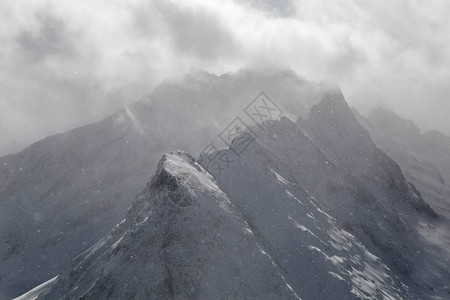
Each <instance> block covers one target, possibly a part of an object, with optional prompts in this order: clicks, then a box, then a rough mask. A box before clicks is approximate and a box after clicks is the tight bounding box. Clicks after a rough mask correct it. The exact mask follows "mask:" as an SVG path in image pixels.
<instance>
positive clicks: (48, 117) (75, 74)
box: [0, 0, 450, 155]
mask: <svg viewBox="0 0 450 300" xmlns="http://www.w3.org/2000/svg"><path fill="white" fill-rule="evenodd" d="M449 15H450V2H449V1H447V0H426V1H425V0H378V1H369V0H333V1H325V0H292V1H291V0H279V1H276V0H260V1H252V0H220V1H213V0H192V1H189V0H186V1H170V0H166V1H162V0H147V1H142V0H110V1H106V0H79V1H65V0H40V1H37V0H4V1H1V2H0V155H4V154H8V153H12V152H15V151H18V150H20V149H21V148H23V147H24V146H27V145H29V144H30V143H32V142H35V141H37V140H39V139H41V138H44V137H46V136H48V135H51V134H54V133H58V132H62V131H66V130H69V129H72V128H75V127H77V126H81V125H84V124H87V123H89V122H93V121H97V120H100V119H101V118H103V117H105V116H107V115H108V114H111V113H113V112H115V111H117V110H119V109H120V108H122V107H123V106H124V105H127V104H130V103H133V102H135V101H137V100H139V99H141V98H143V97H144V96H145V95H147V94H149V93H150V92H151V91H152V89H153V88H154V87H155V86H156V85H157V84H158V83H159V82H160V81H161V80H163V79H164V78H167V77H172V76H180V75H182V74H183V73H185V72H187V71H188V70H190V69H191V68H201V69H205V70H207V71H210V72H214V73H216V74H222V73H225V72H229V71H235V70H237V69H239V68H241V67H242V66H246V65H269V66H270V65H277V66H279V65H281V66H286V67H290V68H292V69H293V70H295V71H296V72H297V73H298V74H299V75H301V76H302V77H305V78H307V79H310V80H315V81H320V80H324V79H326V80H331V81H334V82H337V83H338V84H339V85H340V87H341V88H342V90H343V92H344V95H345V96H346V99H347V101H348V102H349V103H350V104H351V105H353V106H355V107H357V108H358V109H359V110H360V111H361V112H362V113H363V114H367V113H369V112H370V111H371V110H372V109H374V108H376V107H379V106H381V107H385V108H388V109H391V110H394V111H395V112H397V113H398V114H400V115H401V116H403V117H405V118H408V119H412V120H414V121H415V122H416V123H417V124H418V125H419V126H420V127H421V129H422V130H429V129H437V130H440V131H442V132H444V133H446V134H448V135H450V118H449V114H450V103H449V100H450V98H449V95H450V84H449V83H450V25H449V24H448V16H449Z"/></svg>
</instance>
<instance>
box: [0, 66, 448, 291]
mask: <svg viewBox="0 0 450 300" xmlns="http://www.w3.org/2000/svg"><path fill="white" fill-rule="evenodd" d="M262 91H263V92H264V93H261V92H262ZM199 115H201V116H202V117H201V118H199V117H198V116H199ZM448 141H449V138H448V137H446V136H445V135H443V134H441V133H438V132H430V133H426V134H421V133H420V131H419V130H418V129H417V127H415V126H414V125H413V124H412V123H411V122H408V121H404V120H402V119H401V118H399V117H397V116H396V115H395V114H393V113H391V112H389V111H386V110H383V111H381V110H378V111H375V112H374V113H373V114H372V115H370V116H369V117H367V118H366V117H364V116H362V115H361V114H359V113H358V112H357V111H356V110H352V109H351V108H350V107H349V106H348V104H347V102H346V100H345V98H344V95H343V94H342V92H341V91H340V90H339V88H337V87H336V86H335V85H332V84H329V83H326V82H320V83H315V82H311V81H308V80H306V79H304V78H302V77H300V76H298V75H297V74H296V73H295V72H293V71H292V70H289V69H282V70H280V69H249V68H247V69H242V70H240V71H238V72H235V73H227V74H223V75H221V76H217V75H215V74H212V73H208V72H205V71H201V70H195V71H193V72H191V73H190V74H188V75H187V76H185V77H183V78H179V79H176V80H166V81H164V82H162V83H161V84H160V85H159V86H158V87H156V88H155V90H154V91H153V92H152V93H151V94H149V96H148V97H146V98H144V99H142V100H141V101H139V102H137V103H135V104H133V105H131V106H128V107H126V108H125V109H123V110H121V111H118V112H117V113H115V114H113V115H111V116H109V117H107V118H105V119H104V120H102V121H100V122H97V123H92V124H89V125H86V126H83V127H80V128H77V129H74V130H71V131H69V132H66V133H62V134H58V135H55V136H51V137H48V138H46V139H43V140H41V141H39V142H37V143H35V144H33V145H32V146H30V147H28V148H26V149H25V150H24V151H22V152H20V153H17V154H14V155H7V156H4V157H2V158H0V207H1V209H0V222H1V224H0V225H1V226H0V228H1V229H0V230H1V239H2V243H1V244H0V257H1V259H0V272H1V274H0V276H1V280H0V291H1V293H0V295H1V296H2V297H4V298H11V297H15V296H18V295H20V294H22V293H25V292H26V291H28V290H30V289H32V288H33V287H35V286H38V285H39V284H41V283H44V282H46V281H48V280H49V279H52V278H54V277H55V276H58V277H57V278H56V279H53V280H51V281H48V282H47V283H46V284H44V285H42V286H41V287H40V288H37V289H36V290H34V291H31V292H30V294H29V295H39V294H41V296H40V298H39V299H61V298H66V299H78V298H80V297H84V298H86V299H107V298H141V299H147V298H149V297H150V298H151V297H163V298H186V297H191V298H203V299H209V298H211V295H213V294H214V293H216V294H217V295H222V296H223V297H224V298H282V299H285V298H286V299H290V298H292V299H295V298H297V297H300V298H302V299H328V298H329V295H330V294H333V295H336V297H338V298H341V299H353V298H355V299H358V298H363V299H364V298H386V299H389V298H394V299H399V298H404V299H424V298H425V299H433V298H435V297H442V298H445V297H446V295H447V292H448V290H449V288H448V285H449V284H450V282H448V280H447V278H449V276H450V274H449V270H450V268H449V266H450V261H449V259H450V253H449V252H448V249H450V247H449V245H450V238H449V235H448V232H449V230H448V229H449V228H450V223H449V222H450V221H449V215H450V214H449V211H450V210H449V207H450V203H449V202H448V195H450V189H449V188H448V186H447V185H446V182H448V181H447V176H448V174H450V173H449V170H450V168H448V167H447V166H446V162H447V159H446V158H447V155H448V153H449V151H448V150H449V147H448V145H449V143H448ZM174 149H184V150H185V151H188V152H190V153H191V154H192V156H191V155H189V154H187V153H186V152H173V153H172V154H170V153H171V151H173V150H174ZM430 149H432V151H434V152H430V151H431V150H430ZM167 153H168V154H167ZM165 154H167V155H165ZM161 157H163V158H162V159H161ZM194 157H198V159H195V158H194ZM155 170H156V172H155ZM152 174H155V175H153V177H151V176H152ZM147 182H149V183H147ZM136 195H138V196H137V197H136ZM127 211H128V212H127ZM117 224H118V225H117ZM116 225H117V226H116ZM80 253H82V254H81V255H80Z"/></svg>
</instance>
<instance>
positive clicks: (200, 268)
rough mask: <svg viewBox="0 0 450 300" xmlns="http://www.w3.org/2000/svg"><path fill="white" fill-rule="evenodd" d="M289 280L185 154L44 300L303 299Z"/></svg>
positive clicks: (165, 164) (164, 168)
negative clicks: (182, 200) (184, 203)
mask: <svg viewBox="0 0 450 300" xmlns="http://www.w3.org/2000/svg"><path fill="white" fill-rule="evenodd" d="M184 198H189V200H188V203H189V205H182V206H180V205H179V204H180V201H178V200H179V199H184ZM281 274H282V271H281V268H280V267H279V266H278V265H277V264H276V263H275V262H274V261H273V259H272V258H271V257H270V256H269V255H268V254H267V253H266V252H265V251H264V250H263V248H262V247H261V246H260V244H259V242H258V240H257V238H256V236H255V234H254V233H253V232H252V230H251V229H250V227H249V225H248V224H247V223H246V221H245V220H244V219H243V217H242V215H241V214H240V213H239V212H238V211H237V210H236V209H235V208H234V206H233V205H232V204H231V202H230V201H229V199H228V197H227V196H226V195H225V194H224V193H223V192H222V191H221V190H220V189H219V187H218V186H217V184H216V182H215V181H214V179H213V177H212V176H211V175H210V174H208V173H207V172H206V171H205V170H204V169H203V168H202V167H201V166H200V165H199V164H198V163H196V162H195V160H194V159H193V158H192V157H191V156H190V155H188V154H186V153H184V152H177V153H172V154H168V155H165V156H164V157H163V158H162V160H161V161H160V163H159V166H158V170H157V171H156V174H155V176H154V177H153V179H152V180H151V182H150V183H149V184H148V187H147V188H146V189H145V190H144V192H143V193H142V194H141V195H139V196H138V197H137V199H136V200H135V202H134V203H133V205H132V206H131V207H130V209H129V211H128V213H127V215H126V217H125V219H124V220H123V221H122V222H121V223H120V224H119V225H118V226H117V227H116V228H115V229H114V230H113V231H112V232H111V233H110V234H109V235H108V236H107V237H105V238H103V239H102V240H100V241H99V242H98V243H96V244H95V245H94V246H93V247H92V248H90V249H89V250H88V251H86V252H85V253H83V254H82V255H80V256H79V257H77V258H76V259H75V260H74V262H73V263H72V268H70V269H69V270H68V271H67V272H66V273H64V274H63V275H62V276H61V277H60V278H58V280H57V282H56V283H55V285H54V287H53V289H52V291H51V292H50V293H48V294H47V295H41V297H40V298H39V299H78V298H80V297H82V298H83V299H216V298H219V299H250V298H252V299H263V298H267V299H274V298H277V299H299V298H298V297H297V296H296V295H295V293H294V292H293V290H292V289H291V288H290V287H289V285H288V284H287V283H286V281H285V280H284V278H283V276H282V275H281Z"/></svg>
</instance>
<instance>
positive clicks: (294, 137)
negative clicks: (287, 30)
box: [201, 118, 448, 297]
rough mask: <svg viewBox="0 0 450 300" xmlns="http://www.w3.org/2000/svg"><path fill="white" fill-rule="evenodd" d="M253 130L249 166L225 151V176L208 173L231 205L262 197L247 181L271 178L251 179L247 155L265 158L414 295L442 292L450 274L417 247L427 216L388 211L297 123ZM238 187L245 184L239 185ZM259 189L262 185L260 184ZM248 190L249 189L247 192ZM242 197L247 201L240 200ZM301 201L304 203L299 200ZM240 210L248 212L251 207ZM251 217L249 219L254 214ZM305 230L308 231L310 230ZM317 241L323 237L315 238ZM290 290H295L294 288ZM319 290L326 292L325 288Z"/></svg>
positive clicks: (212, 166) (271, 124) (286, 121)
mask: <svg viewBox="0 0 450 300" xmlns="http://www.w3.org/2000/svg"><path fill="white" fill-rule="evenodd" d="M251 131H252V133H253V134H254V135H255V136H256V140H255V142H253V143H252V144H251V145H250V146H249V148H248V149H247V150H245V152H244V153H243V154H242V161H243V163H242V164H244V162H245V166H243V167H241V168H239V169H238V170H234V168H237V167H235V162H234V161H235V160H237V161H241V158H240V157H236V155H234V156H233V153H234V152H233V151H232V150H225V151H226V152H223V153H222V154H221V155H225V156H227V157H228V159H230V160H231V161H232V162H231V163H229V167H228V168H226V170H225V171H224V170H222V169H221V168H217V164H216V163H212V164H210V166H209V170H210V171H211V172H212V173H213V174H215V176H216V177H217V180H218V181H219V185H220V186H221V188H222V189H223V190H224V191H226V192H227V193H228V194H229V195H230V198H231V199H232V201H234V199H235V197H237V198H238V199H239V198H240V197H251V195H252V194H256V195H260V194H258V192H257V190H255V189H254V188H252V184H251V183H249V182H248V181H249V180H250V179H248V178H249V177H250V178H251V177H256V178H259V177H258V176H260V175H258V174H265V175H266V176H267V173H268V171H267V170H264V169H262V170H253V172H252V174H248V172H247V170H248V169H251V164H252V162H253V163H254V161H255V159H252V158H251V157H250V158H249V157H248V155H250V154H248V153H259V157H264V158H265V160H266V161H265V162H264V165H268V166H270V168H271V169H273V170H276V172H277V173H278V174H280V176H283V178H285V179H286V180H287V181H289V182H292V183H295V184H297V185H299V186H301V187H302V188H304V189H305V190H306V191H307V192H308V193H309V194H310V195H311V196H313V197H314V199H316V201H317V202H318V203H320V204H321V205H322V206H323V207H324V210H325V211H326V212H327V213H328V214H329V215H332V216H333V217H335V218H336V220H337V223H338V224H339V227H340V228H343V229H345V230H346V231H347V232H351V234H352V235H354V236H355V238H356V240H358V241H359V242H360V243H361V244H363V245H364V247H366V248H367V249H368V250H369V251H370V252H372V253H373V254H375V255H377V256H379V257H380V259H381V261H383V262H384V263H385V264H386V265H387V266H388V267H389V268H390V269H391V270H392V271H393V272H394V273H395V274H396V276H398V278H400V279H401V280H402V281H403V282H404V283H405V284H407V285H408V286H410V287H412V289H413V290H414V291H413V293H417V294H420V297H430V296H431V295H433V294H434V293H438V294H439V293H442V290H443V285H442V282H440V281H436V278H445V276H447V275H448V269H447V270H446V269H445V268H444V267H437V266H436V265H435V261H433V260H430V258H432V257H430V256H429V255H428V254H426V253H425V251H424V249H423V246H424V245H423V244H421V243H418V241H419V240H420V235H419V233H418V232H417V229H416V226H418V220H424V222H428V220H429V217H428V216H427V214H422V215H421V214H419V213H416V214H411V216H410V217H411V218H410V219H405V218H404V216H403V215H402V214H400V213H399V212H398V211H397V210H396V209H394V208H392V207H388V206H385V205H384V203H383V201H382V200H380V199H379V198H377V197H376V196H375V195H374V194H372V193H371V191H370V189H369V188H367V187H366V183H363V182H362V181H360V180H359V179H357V178H355V177H354V176H353V175H352V174H351V173H349V172H348V171H346V169H345V168H343V167H341V166H339V165H335V164H334V163H333V162H332V161H331V160H330V159H328V158H327V156H326V155H325V154H324V153H322V152H321V151H320V149H319V148H317V146H316V145H315V144H314V143H312V141H311V140H310V139H309V138H308V137H307V136H305V135H304V134H303V132H302V130H301V129H300V128H299V127H298V126H297V125H296V124H295V123H294V122H292V121H290V120H289V119H287V118H282V119H281V121H271V122H266V123H265V124H264V126H262V127H259V126H256V127H252V128H251ZM236 140H237V138H236ZM235 143H237V142H235ZM235 147H237V146H235ZM231 148H233V145H232V147H231ZM252 149H253V150H252ZM221 155H218V156H217V157H221ZM208 157H209V156H206V155H203V156H202V160H201V161H202V162H203V163H204V164H205V165H207V158H208ZM230 157H231V158H230ZM222 161H224V160H223V159H222ZM238 164H239V163H238ZM230 170H231V171H230ZM228 172H232V173H231V174H233V175H227V174H228ZM222 177H223V179H222ZM401 178H402V177H399V178H397V179H396V180H401ZM240 182H244V183H242V184H240ZM259 186H264V184H261V183H259ZM247 190H249V192H248V193H247V192H246V191H247ZM243 191H244V192H243ZM241 193H243V194H244V195H245V196H239V195H240V194H241ZM255 197H258V196H255ZM261 197H262V196H261ZM274 197H275V196H274ZM297 198H299V199H301V197H297ZM395 200H396V201H399V200H400V199H392V201H395ZM239 207H244V208H245V207H248V204H245V205H244V204H243V205H240V206H239ZM276 207H278V206H276ZM272 210H273V211H274V213H275V214H276V213H277V212H276V210H277V208H272ZM411 211H412V212H414V211H415V210H411ZM249 214H250V215H251V212H249ZM244 215H245V214H244ZM264 219H266V218H264ZM303 219H306V218H303ZM282 220H283V219H277V220H276V221H273V222H268V224H269V225H268V226H276V225H273V224H278V223H280V224H283V221H282ZM249 223H251V222H249ZM322 223H323V222H321V223H320V224H322ZM299 224H302V222H299ZM302 226H303V224H302ZM305 227H306V228H308V230H310V227H308V226H305ZM283 228H284V227H283ZM311 231H312V230H311ZM313 232H314V231H313ZM316 236H319V235H318V234H316ZM322 240H323V241H327V240H328V238H326V237H324V238H323V239H322ZM416 241H417V242H416ZM429 265H430V266H429ZM436 268H437V269H436ZM425 270H426V271H425ZM430 276H431V277H430ZM433 276H434V277H433ZM294 277H295V276H294ZM287 278H288V277H287ZM292 286H293V287H294V286H295V285H294V284H292ZM316 290H322V288H320V289H316ZM428 290H430V291H431V292H429V291H428ZM437 290H439V292H437ZM299 294H300V296H302V293H300V292H299Z"/></svg>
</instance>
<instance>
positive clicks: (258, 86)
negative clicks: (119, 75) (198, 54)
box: [0, 69, 327, 298]
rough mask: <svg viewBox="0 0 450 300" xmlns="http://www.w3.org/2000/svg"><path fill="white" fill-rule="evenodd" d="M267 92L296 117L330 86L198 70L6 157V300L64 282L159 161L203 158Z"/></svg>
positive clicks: (284, 74)
mask: <svg viewBox="0 0 450 300" xmlns="http://www.w3.org/2000/svg"><path fill="white" fill-rule="evenodd" d="M262 90H264V91H265V92H267V93H268V94H269V95H272V96H273V97H274V99H276V101H277V104H278V105H279V106H280V108H281V109H282V110H283V112H284V113H285V114H288V115H291V116H293V117H294V116H295V117H297V116H298V115H300V114H301V113H303V111H305V107H308V106H309V105H310V104H311V103H317V102H319V101H320V99H321V97H322V94H324V93H325V91H326V90H327V86H326V85H324V84H321V83H314V82H308V81H306V80H304V79H303V78H301V77H299V76H298V75H296V74H295V73H294V72H292V71H290V70H274V71H267V70H266V71H260V70H251V69H244V70H241V71H239V72H236V73H230V74H224V75H221V76H216V75H214V74H210V73H207V72H204V71H198V70H197V71H193V72H192V73H190V74H188V75H187V76H185V77H183V78H182V79H176V80H166V81H164V82H162V83H161V84H160V85H159V86H158V87H157V88H156V89H155V90H154V91H153V92H152V93H151V95H149V96H148V97H147V98H146V99H142V100H141V101H139V102H137V103H136V104H135V105H132V106H130V107H127V108H124V109H123V110H122V111H119V112H117V113H115V114H113V115H111V116H109V117H107V118H105V119H104V120H102V121H100V122H97V123H94V124H89V125H86V126H84V127H81V128H77V129H74V130H72V131H69V132H66V133H62V134H58V135H55V136H51V137H48V138H46V139H43V140H41V141H39V142H37V143H35V144H33V145H31V146H30V147H28V148H26V149H25V150H23V151H22V152H19V153H17V154H13V155H7V156H5V157H1V158H0V239H1V241H0V298H1V297H4V298H10V297H13V296H17V295H19V294H20V293H23V292H25V291H26V290H29V289H31V288H32V287H34V286H36V285H37V284H39V283H41V282H44V281H46V280H48V279H49V278H52V277H54V276H56V275H57V274H59V272H60V270H61V268H62V267H63V266H64V265H66V264H67V263H69V262H70V260H71V259H72V258H73V257H74V256H75V255H77V254H78V253H81V252H83V251H84V250H86V249H87V248H89V247H90V246H91V245H92V244H94V243H95V241H97V240H98V239H100V238H101V237H102V236H104V235H105V234H107V233H108V232H109V230H110V228H112V227H113V226H114V225H115V224H117V223H118V222H119V221H120V219H121V216H122V215H123V212H124V211H126V209H127V208H128V207H129V206H130V205H131V203H132V200H133V199H134V197H135V195H136V192H137V191H139V190H142V189H143V188H144V187H145V184H146V179H147V178H148V177H149V176H150V174H152V171H153V170H154V169H155V167H156V165H157V163H158V161H159V159H160V157H161V155H163V154H164V153H167V152H169V151H172V150H173V149H185V150H187V151H189V152H191V153H199V152H200V151H201V150H202V149H203V147H204V146H206V145H207V143H208V142H209V141H210V140H211V139H213V138H214V137H216V136H217V134H218V133H219V132H220V131H222V130H223V128H225V127H226V126H227V125H228V123H229V122H230V121H231V120H232V119H233V118H235V117H236V116H241V118H244V117H245V116H246V114H245V113H244V109H245V107H246V106H247V105H248V104H249V103H251V102H252V100H253V99H254V98H255V97H256V96H257V95H258V94H259V93H260V92H261V91H262ZM245 122H247V123H250V122H252V120H249V119H245Z"/></svg>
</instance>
